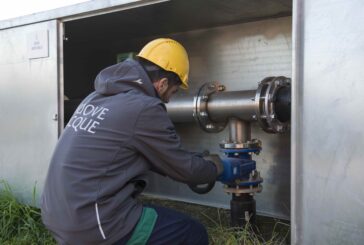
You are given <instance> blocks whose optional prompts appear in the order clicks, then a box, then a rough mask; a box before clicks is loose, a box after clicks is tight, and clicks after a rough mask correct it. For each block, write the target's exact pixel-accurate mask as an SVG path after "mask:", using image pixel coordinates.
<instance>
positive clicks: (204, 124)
mask: <svg viewBox="0 0 364 245" xmlns="http://www.w3.org/2000/svg"><path fill="white" fill-rule="evenodd" d="M224 90H225V86H224V85H220V84H219V83H218V82H208V83H205V84H203V85H202V86H201V88H200V89H199V90H198V93H197V95H196V96H195V97H194V99H193V105H194V108H193V117H194V118H195V120H196V122H197V123H198V125H199V126H200V127H201V128H202V129H203V130H204V131H206V132H208V133H217V132H220V131H222V130H223V129H224V128H225V126H226V123H227V122H219V123H217V122H214V121H212V120H211V119H210V117H209V114H208V106H207V104H208V100H209V97H210V95H211V94H213V93H216V92H221V91H224Z"/></svg>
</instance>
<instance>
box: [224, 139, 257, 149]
mask: <svg viewBox="0 0 364 245" xmlns="http://www.w3.org/2000/svg"><path fill="white" fill-rule="evenodd" d="M220 147H221V148H223V149H257V148H262V142H261V141H260V140H258V139H252V140H249V141H247V142H245V143H236V142H222V143H221V144H220Z"/></svg>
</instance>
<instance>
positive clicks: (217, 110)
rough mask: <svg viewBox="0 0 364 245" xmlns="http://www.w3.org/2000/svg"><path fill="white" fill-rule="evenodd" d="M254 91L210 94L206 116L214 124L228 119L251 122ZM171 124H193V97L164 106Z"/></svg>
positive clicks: (174, 100)
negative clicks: (233, 118)
mask: <svg viewBox="0 0 364 245" xmlns="http://www.w3.org/2000/svg"><path fill="white" fill-rule="evenodd" d="M254 97H255V91H254V90H248V91H232V92H220V93H214V94H211V96H210V97H209V100H208V104H207V111H208V115H209V117H210V118H211V120H213V121H215V122H225V121H227V119H228V118H230V117H235V118H239V119H241V120H245V121H252V120H253V118H252V116H253V115H254V114H255V107H256V105H255V102H254ZM166 106H167V110H168V114H169V116H170V118H171V119H172V121H173V122H176V123H185V122H194V121H195V119H194V117H193V109H194V96H193V95H188V96H184V97H176V98H172V100H171V101H170V102H169V103H168V104H166Z"/></svg>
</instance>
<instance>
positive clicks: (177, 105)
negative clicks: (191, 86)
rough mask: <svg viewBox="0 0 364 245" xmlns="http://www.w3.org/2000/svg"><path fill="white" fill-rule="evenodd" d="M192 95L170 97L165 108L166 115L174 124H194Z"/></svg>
mask: <svg viewBox="0 0 364 245" xmlns="http://www.w3.org/2000/svg"><path fill="white" fill-rule="evenodd" d="M193 98H194V96H193V95H186V96H183V97H182V96H180V97H174V98H173V97H172V99H171V101H169V102H168V103H167V104H166V106H167V111H168V115H169V117H170V118H171V120H172V121H173V122H175V123H187V122H195V119H194V117H193V109H194V104H193Z"/></svg>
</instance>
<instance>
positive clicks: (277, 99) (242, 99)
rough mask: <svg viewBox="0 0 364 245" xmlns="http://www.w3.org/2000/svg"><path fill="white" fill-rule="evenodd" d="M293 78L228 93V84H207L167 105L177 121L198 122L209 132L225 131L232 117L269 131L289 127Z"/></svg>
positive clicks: (278, 130) (268, 79)
mask: <svg viewBox="0 0 364 245" xmlns="http://www.w3.org/2000/svg"><path fill="white" fill-rule="evenodd" d="M290 81H291V80H290V79H289V78H286V77H267V78H265V79H263V80H262V81H261V82H260V83H259V85H258V88H257V90H246V91H229V92H225V91H224V90H225V86H223V85H220V84H218V83H216V82H215V83H205V84H204V85H202V86H201V87H200V89H199V90H198V92H197V94H196V95H195V96H193V95H187V96H183V97H182V96H180V97H176V98H174V99H172V100H171V102H169V103H168V104H167V105H166V107H167V111H168V114H169V116H170V118H171V119H172V121H173V122H175V123H187V122H194V121H195V122H197V123H198V125H199V126H200V127H201V129H203V130H204V131H206V132H209V133H217V132H220V131H222V130H223V129H224V128H225V126H226V123H227V122H228V120H229V118H232V117H233V118H236V119H239V120H243V121H245V122H251V121H258V123H259V124H260V126H261V128H262V129H263V130H265V131H266V132H268V133H283V132H285V131H287V130H288V129H289V120H290V116H291V115H290V107H291V90H290Z"/></svg>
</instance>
